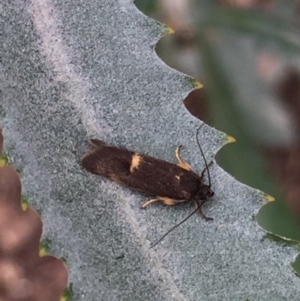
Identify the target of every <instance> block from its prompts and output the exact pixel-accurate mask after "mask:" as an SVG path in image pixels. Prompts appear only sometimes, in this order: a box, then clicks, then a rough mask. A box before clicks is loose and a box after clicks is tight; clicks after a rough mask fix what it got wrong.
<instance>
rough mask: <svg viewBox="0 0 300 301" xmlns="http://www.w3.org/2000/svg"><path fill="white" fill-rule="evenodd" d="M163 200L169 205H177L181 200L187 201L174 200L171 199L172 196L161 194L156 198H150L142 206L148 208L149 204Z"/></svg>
mask: <svg viewBox="0 0 300 301" xmlns="http://www.w3.org/2000/svg"><path fill="white" fill-rule="evenodd" d="M159 201H160V202H162V203H164V204H165V205H167V206H173V205H176V204H178V203H180V202H185V201H186V200H174V199H171V198H168V197H163V196H159V197H157V198H155V199H150V200H148V201H147V202H145V203H144V204H143V205H142V208H146V207H147V206H148V205H150V204H152V203H154V202H159Z"/></svg>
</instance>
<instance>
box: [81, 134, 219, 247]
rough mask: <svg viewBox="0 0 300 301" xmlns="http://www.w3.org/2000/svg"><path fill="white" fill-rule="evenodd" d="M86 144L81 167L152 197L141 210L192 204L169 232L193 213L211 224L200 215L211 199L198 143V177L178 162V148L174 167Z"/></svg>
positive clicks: (105, 146) (97, 143) (93, 142)
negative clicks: (154, 205)
mask: <svg viewBox="0 0 300 301" xmlns="http://www.w3.org/2000/svg"><path fill="white" fill-rule="evenodd" d="M199 129H200V128H199ZM199 129H198V130H199ZM90 143H91V145H92V149H91V150H90V151H88V152H87V153H85V154H84V155H83V156H82V158H81V164H82V166H83V167H84V168H85V169H87V170H88V171H89V172H91V173H93V174H96V175H101V176H104V177H106V178H109V179H111V180H112V181H115V182H117V183H119V184H122V185H125V186H128V187H131V188H134V189H137V190H140V191H143V192H146V193H149V194H150V195H153V197H154V198H152V199H149V200H148V201H147V202H145V203H144V204H143V205H142V208H146V207H147V206H148V205H150V204H152V203H154V202H162V203H164V204H165V205H168V206H170V205H176V204H181V203H184V202H194V203H195V205H196V209H195V210H194V211H193V212H192V213H191V214H190V215H189V216H188V217H187V218H185V219H184V220H183V221H182V222H180V223H179V224H178V225H176V226H175V227H173V228H172V229H171V230H170V231H172V230H173V229H174V228H176V227H178V226H179V225H181V224H182V223H183V222H185V221H186V220H187V219H188V218H189V217H190V216H192V215H193V214H194V213H195V212H197V211H198V212H199V213H200V214H201V215H202V216H203V217H204V218H205V220H212V218H210V217H206V216H205V215H204V214H203V213H202V211H201V206H202V205H203V204H204V203H205V202H206V201H207V200H209V198H210V197H212V196H213V195H214V192H213V191H212V189H211V181H210V174H209V166H210V165H211V164H212V162H211V163H210V164H207V162H206V160H205V157H204V155H203V151H202V149H201V147H200V144H199V142H198V139H197V143H198V145H199V147H200V150H201V154H202V156H203V158H204V161H205V165H206V167H205V169H204V170H203V171H202V172H201V174H200V175H197V174H196V173H195V172H194V171H192V169H191V166H190V164H189V163H187V162H185V161H183V160H182V159H181V157H180V150H181V147H182V146H179V147H177V148H176V151H175V156H176V158H177V164H174V163H170V162H167V161H164V160H160V159H157V158H154V157H151V156H148V155H145V154H142V153H139V152H134V151H130V150H128V149H126V148H124V147H117V146H112V145H108V144H106V143H105V142H103V141H100V140H97V139H92V140H90ZM205 171H207V173H208V179H209V184H208V185H206V184H204V183H203V177H204V173H205ZM170 231H168V232H167V233H166V234H165V235H164V236H163V237H162V238H161V239H160V240H159V241H161V240H162V239H163V238H164V237H165V236H166V235H167V234H168V233H169V232H170ZM159 241H158V242H159ZM158 242H157V243H158ZM157 243H156V244H157ZM156 244H155V245H156ZM153 246H154V245H153Z"/></svg>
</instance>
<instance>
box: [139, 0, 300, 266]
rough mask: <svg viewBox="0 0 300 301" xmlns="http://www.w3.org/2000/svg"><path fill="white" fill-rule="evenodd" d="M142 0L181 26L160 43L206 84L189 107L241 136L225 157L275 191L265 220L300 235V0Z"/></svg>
mask: <svg viewBox="0 0 300 301" xmlns="http://www.w3.org/2000/svg"><path fill="white" fill-rule="evenodd" d="M135 4H136V6H137V7H138V8H139V9H140V10H141V11H142V12H144V13H145V14H146V15H148V16H150V17H152V18H153V19H156V20H158V21H161V22H163V23H165V24H167V25H168V26H169V27H171V28H172V29H174V31H175V33H174V34H172V35H167V36H165V37H164V38H162V39H161V40H160V42H159V43H158V45H157V46H156V52H157V54H158V55H159V57H160V58H161V59H162V60H163V61H165V62H166V63H167V64H168V65H169V66H171V67H173V68H175V69H177V70H179V71H182V72H184V73H187V74H189V75H191V76H193V77H195V78H196V79H198V80H199V81H200V82H201V83H203V84H204V88H202V89H199V90H196V91H194V92H192V93H191V94H190V95H189V96H188V97H187V98H186V99H185V100H184V103H185V105H186V107H187V109H188V110H189V111H190V112H191V113H192V114H193V115H195V116H196V117H199V118H200V119H201V120H203V121H205V122H206V123H208V124H210V125H212V126H213V127H215V128H217V129H219V130H221V131H224V132H226V133H227V134H229V135H232V136H234V137H235V138H236V139H237V143H233V144H229V145H227V146H226V147H224V148H223V149H222V150H221V151H220V152H219V153H218V154H217V157H216V159H217V162H218V164H219V165H220V166H222V167H223V168H224V169H225V170H226V171H228V172H229V173H230V174H231V175H233V176H234V177H235V178H236V179H238V180H239V181H241V182H243V183H245V184H247V185H250V186H252V187H254V188H258V189H260V190H262V191H264V192H266V193H268V194H270V195H272V196H274V197H275V199H276V201H275V202H271V203H269V204H268V205H266V206H264V207H262V208H261V210H260V211H259V213H258V215H257V216H256V218H257V221H258V223H259V224H260V225H261V226H262V227H263V228H264V229H266V230H267V231H268V232H269V233H271V234H276V235H277V236H278V237H281V238H288V239H291V240H294V241H296V242H297V241H299V240H300V227H299V225H300V141H299V137H300V135H299V131H300V118H299V117H300V72H299V70H300V60H299V59H300V35H299V31H300V18H299V17H300V1H292V0H291V1H279V0H278V1H275V0H274V1H272V0H214V1H213V0H211V1H203V0H147V1H146V0H136V1H135ZM242 201H243V200H241V202H242ZM273 238H274V237H273ZM298 268H299V267H298ZM298 271H300V268H299V270H298Z"/></svg>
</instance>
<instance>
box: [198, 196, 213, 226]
mask: <svg viewBox="0 0 300 301" xmlns="http://www.w3.org/2000/svg"><path fill="white" fill-rule="evenodd" d="M204 203H205V202H203V203H201V205H200V204H199V202H198V201H196V202H195V207H196V209H197V210H198V211H199V213H200V215H201V216H202V217H203V218H204V219H205V220H206V221H207V222H208V221H212V220H213V218H212V217H207V216H206V215H205V214H204V213H203V212H202V209H201V207H202V205H203V204H204Z"/></svg>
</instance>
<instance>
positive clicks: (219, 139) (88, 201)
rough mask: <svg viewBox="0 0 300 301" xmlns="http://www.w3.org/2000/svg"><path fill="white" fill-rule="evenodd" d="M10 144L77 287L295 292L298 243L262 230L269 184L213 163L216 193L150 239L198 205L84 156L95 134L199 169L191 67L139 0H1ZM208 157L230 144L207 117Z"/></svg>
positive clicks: (157, 292)
mask: <svg viewBox="0 0 300 301" xmlns="http://www.w3.org/2000/svg"><path fill="white" fill-rule="evenodd" d="M2 7H3V11H4V12H5V13H4V14H2V15H5V16H7V18H8V20H9V22H5V20H1V23H3V24H1V26H4V43H3V49H2V50H1V52H3V53H1V57H2V66H1V68H2V70H3V71H4V72H3V74H2V75H1V77H2V78H3V79H4V80H3V81H1V90H2V93H3V95H2V96H3V104H2V105H3V109H4V111H5V118H4V119H3V120H2V124H3V125H4V129H3V131H4V135H5V136H6V137H7V141H5V149H6V150H7V151H8V152H9V153H10V155H11V158H12V160H13V162H14V164H15V165H16V166H20V167H22V168H23V178H22V182H23V189H24V193H25V194H26V195H27V196H28V197H29V198H30V199H31V200H33V205H34V206H35V208H36V209H38V210H39V211H40V212H41V216H42V220H43V225H44V228H43V231H44V236H45V237H47V238H48V239H50V240H51V241H52V247H53V248H52V250H51V251H52V252H54V253H55V254H57V255H59V256H63V257H65V258H66V259H67V262H68V267H69V273H70V279H69V281H70V282H72V283H73V290H74V300H212V301H213V300H244V299H246V298H249V299H250V300H278V301H282V300H289V301H291V300H297V298H298V296H299V293H300V291H299V285H298V281H299V280H298V279H297V278H296V276H295V275H294V274H293V272H292V269H291V267H290V262H291V261H292V260H293V256H294V255H295V254H296V252H295V250H293V249H292V248H289V247H286V248H283V247H282V246H278V245H276V244H275V243H273V242H270V241H268V240H262V238H263V237H264V232H262V231H261V230H260V229H259V228H258V226H257V224H256V222H255V220H254V219H253V214H254V213H256V212H257V210H258V209H259V206H260V205H261V201H262V200H261V193H260V192H258V191H256V190H252V189H250V188H248V187H246V186H244V185H242V184H240V183H238V182H236V181H235V180H234V179H233V178H232V177H230V176H228V175H227V174H226V173H225V172H224V171H222V170H221V169H220V168H219V167H218V166H217V165H216V164H214V165H213V166H212V168H211V175H212V179H213V187H212V188H213V190H214V191H215V197H214V198H213V199H212V200H211V201H210V202H208V203H207V205H205V206H204V208H203V210H204V212H205V214H207V216H211V217H213V218H214V221H212V222H205V221H204V220H203V219H202V218H201V217H199V216H194V217H192V218H191V219H190V220H189V221H187V222H186V223H185V224H184V225H182V226H181V227H180V228H178V229H177V230H176V231H174V232H173V233H171V234H170V235H169V236H168V237H166V238H165V240H164V241H163V242H161V244H159V245H158V246H157V247H155V248H154V249H149V245H150V242H154V241H156V240H157V239H159V238H160V237H161V235H163V234H164V233H165V232H166V231H167V230H169V229H170V228H171V227H172V226H173V225H174V224H176V223H177V222H179V221H181V220H182V219H183V218H184V217H185V216H186V215H187V214H188V213H189V212H190V211H191V210H192V209H193V208H194V207H192V208H191V206H182V207H166V206H162V205H160V204H153V205H152V206H149V207H148V208H147V209H145V210H141V209H140V206H141V204H142V203H143V202H144V201H145V199H146V198H147V196H145V195H141V194H140V193H138V192H134V191H131V190H128V189H127V188H124V187H121V186H119V185H117V184H116V183H112V182H110V181H108V180H105V179H102V178H101V177H97V176H94V175H91V174H89V173H87V172H85V171H84V170H82V168H81V167H80V165H79V158H80V156H81V155H82V153H83V152H84V151H85V150H86V149H87V148H88V143H87V140H88V137H97V138H99V139H101V140H104V141H106V142H108V143H113V144H117V145H124V146H126V147H128V148H130V149H132V150H136V151H139V152H146V153H147V154H149V155H153V156H157V157H159V158H161V159H165V160H168V161H171V162H176V161H175V154H174V151H175V148H176V147H177V146H178V145H180V144H183V145H184V149H183V150H182V157H183V158H184V159H185V160H187V161H188V162H190V163H191V165H192V167H193V169H194V170H195V171H201V170H202V169H203V165H204V164H203V160H202V159H201V156H200V154H199V149H198V148H197V145H196V141H195V132H196V129H197V127H198V126H199V125H200V123H199V121H198V120H196V119H195V118H194V117H192V116H191V115H190V114H189V113H188V112H187V110H186V109H185V108H184V106H183V103H182V100H183V99H184V97H186V95H187V94H188V93H189V92H190V91H191V90H192V86H191V84H190V80H189V78H188V77H187V76H185V75H183V74H181V73H179V72H177V71H175V70H172V69H171V68H169V67H168V66H166V65H165V64H164V63H163V62H162V61H161V60H160V59H159V58H158V57H157V55H156V54H155V51H154V46H155V44H156V43H157V41H158V40H159V38H160V37H161V35H162V33H163V31H164V29H163V26H161V25H159V24H157V23H156V22H154V21H153V20H150V19H149V18H147V17H146V16H144V15H143V14H142V13H140V12H139V11H138V10H137V9H136V8H135V6H134V4H133V3H132V2H131V1H129V0H128V1H125V0H123V1H121V0H119V1H108V0H97V1H83V0H82V1H79V0H77V1H76V0H75V1H73V0H72V1H63V2H61V1H52V2H51V1H50V0H49V1H42V0H36V1H30V2H24V3H23V6H22V5H20V4H19V3H18V6H17V5H16V6H13V5H11V4H7V3H5V4H2ZM200 141H201V144H202V147H203V149H204V152H205V154H206V156H207V160H208V161H210V159H211V158H212V157H213V156H214V155H215V154H216V152H217V151H218V150H219V149H220V148H221V147H222V146H223V145H224V144H225V139H224V135H223V134H222V133H220V132H218V131H216V130H214V129H212V128H209V127H207V126H204V127H203V129H202V131H201V137H200Z"/></svg>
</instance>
